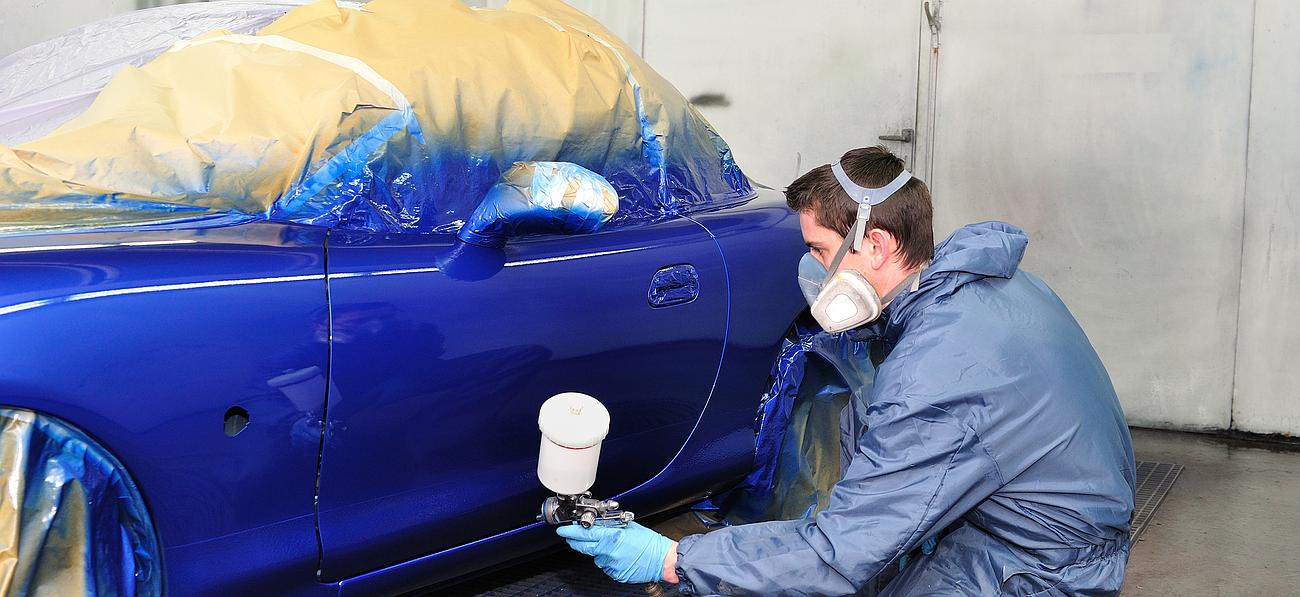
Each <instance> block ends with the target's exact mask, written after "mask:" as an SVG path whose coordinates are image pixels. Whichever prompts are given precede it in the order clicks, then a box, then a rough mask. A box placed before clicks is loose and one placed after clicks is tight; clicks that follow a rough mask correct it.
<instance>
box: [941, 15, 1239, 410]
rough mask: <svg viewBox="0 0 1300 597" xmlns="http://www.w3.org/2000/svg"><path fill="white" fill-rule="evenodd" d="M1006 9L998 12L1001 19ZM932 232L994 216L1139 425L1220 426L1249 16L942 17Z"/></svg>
mask: <svg viewBox="0 0 1300 597" xmlns="http://www.w3.org/2000/svg"><path fill="white" fill-rule="evenodd" d="M990 5H995V6H996V7H997V8H996V10H990ZM943 17H944V20H943V32H942V37H941V39H942V40H943V45H942V48H941V52H942V54H941V59H940V60H941V63H940V64H941V66H940V74H939V78H938V81H939V83H938V111H937V120H936V125H935V146H934V178H933V180H932V181H931V185H932V188H933V190H934V196H935V201H936V211H937V214H938V217H937V218H936V220H937V221H936V234H937V235H938V236H943V235H944V234H946V233H947V232H948V231H950V230H952V229H953V228H955V227H956V226H958V225H960V224H963V223H966V222H971V221H980V220H986V219H1000V220H1006V221H1008V222H1012V223H1014V224H1017V225H1019V226H1021V227H1023V228H1024V229H1025V230H1026V231H1027V232H1028V233H1029V235H1030V245H1029V252H1028V254H1027V257H1026V260H1025V263H1024V268H1025V269H1027V270H1030V271H1033V272H1035V273H1037V274H1039V275H1040V276H1042V277H1043V278H1044V279H1045V280H1046V281H1047V282H1048V283H1049V284H1051V286H1052V287H1053V288H1054V289H1055V290H1056V291H1057V292H1058V293H1059V294H1060V295H1061V297H1062V298H1063V299H1064V300H1065V302H1066V303H1067V304H1068V305H1069V306H1070V308H1071V310H1072V311H1073V312H1074V314H1075V316H1076V317H1077V318H1078V319H1079V321H1080V323H1081V324H1082V325H1083V327H1084V329H1085V330H1086V331H1087V332H1088V335H1089V338H1090V339H1091V340H1092V342H1093V345H1094V346H1095V347H1096V348H1097V351H1098V352H1099V353H1100V354H1101V357H1102V360H1103V361H1105V363H1106V366H1107V369H1108V370H1109V371H1110V374H1111V378H1112V381H1114V383H1115V388H1116V390H1117V392H1118V393H1119V396H1120V398H1121V400H1122V402H1123V404H1124V409H1125V413H1126V414H1127V415H1128V417H1129V420H1130V421H1131V422H1133V423H1135V424H1138V425H1157V426H1174V427H1191V428H1226V427H1228V425H1229V422H1230V420H1231V419H1230V417H1231V410H1232V406H1231V405H1232V385H1233V374H1234V361H1235V353H1234V350H1233V347H1234V345H1235V343H1236V335H1237V303H1238V285H1239V282H1240V275H1241V269H1240V261H1241V246H1242V244H1241V243H1242V236H1241V215H1242V208H1243V200H1244V190H1245V181H1246V138H1247V136H1246V132H1247V123H1248V115H1249V110H1250V73H1251V61H1250V56H1251V35H1252V31H1253V21H1252V7H1251V4H1250V3H1246V2H1239V1H1236V0H1204V1H1202V2H1198V3H1197V4H1196V9H1195V10H1192V9H1190V8H1189V5H1188V4H1187V3H1185V2H1182V1H1180V0H1160V1H1150V2H1140V3H1132V2H1126V1H1124V0H1108V1H1085V0H1068V1H1065V0H1063V1H1059V2H1041V1H1038V0H999V1H998V2H983V3H981V2H946V3H945V4H944V15H943Z"/></svg>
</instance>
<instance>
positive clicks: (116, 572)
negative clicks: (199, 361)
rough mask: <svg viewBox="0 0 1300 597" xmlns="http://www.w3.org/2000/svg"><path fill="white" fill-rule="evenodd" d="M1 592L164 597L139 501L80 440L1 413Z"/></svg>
mask: <svg viewBox="0 0 1300 597" xmlns="http://www.w3.org/2000/svg"><path fill="white" fill-rule="evenodd" d="M0 482H3V483H4V491H3V492H0V594H3V595H5V596H19V595H35V594H43V595H120V596H129V595H139V596H154V595H160V594H162V571H161V569H160V567H159V559H158V555H159V550H158V543H157V539H156V538H155V536H154V532H153V525H152V523H151V522H150V520H149V515H148V512H147V511H146V510H145V505H144V500H143V499H141V497H140V493H139V492H138V491H137V490H136V488H135V485H134V484H133V483H132V482H131V479H130V478H129V477H128V476H127V474H126V472H125V471H124V470H123V468H122V466H121V465H120V464H119V463H118V462H117V460H116V459H114V458H113V457H112V455H110V454H109V453H108V452H106V451H104V449H103V448H101V447H99V446H98V445H97V444H95V442H94V441H93V440H91V439H90V438H88V437H86V436H85V435H84V434H82V433H80V432H78V431H76V430H74V429H70V428H68V427H66V426H64V425H63V424H62V423H60V422H58V421H55V420H53V419H50V418H47V417H44V416H41V415H37V414H34V413H32V412H30V411H25V410H15V409H0Z"/></svg>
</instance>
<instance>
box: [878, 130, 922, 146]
mask: <svg viewBox="0 0 1300 597" xmlns="http://www.w3.org/2000/svg"><path fill="white" fill-rule="evenodd" d="M915 136H916V131H915V130H913V129H903V130H902V131H899V134H897V135H881V136H879V137H876V138H877V139H880V140H881V141H901V142H903V143H911V142H912V139H913V138H914V137H915Z"/></svg>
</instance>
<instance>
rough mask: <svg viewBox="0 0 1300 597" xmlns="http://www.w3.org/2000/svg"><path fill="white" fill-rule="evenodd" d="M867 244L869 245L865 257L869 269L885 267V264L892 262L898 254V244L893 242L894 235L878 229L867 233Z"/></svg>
mask: <svg viewBox="0 0 1300 597" xmlns="http://www.w3.org/2000/svg"><path fill="white" fill-rule="evenodd" d="M867 242H868V243H870V245H871V246H870V248H869V249H867V255H866V257H867V262H868V263H870V264H871V269H880V268H882V267H885V264H887V263H889V262H890V261H891V260H893V258H894V256H895V255H896V254H897V253H898V243H897V242H895V241H894V235H892V234H890V233H888V232H885V231H884V230H881V229H879V228H872V229H870V230H868V231H867Z"/></svg>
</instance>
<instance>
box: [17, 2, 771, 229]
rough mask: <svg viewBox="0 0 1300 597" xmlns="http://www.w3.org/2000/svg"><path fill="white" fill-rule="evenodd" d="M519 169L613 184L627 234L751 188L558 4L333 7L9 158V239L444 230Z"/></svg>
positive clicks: (113, 89) (190, 68)
mask: <svg viewBox="0 0 1300 597" xmlns="http://www.w3.org/2000/svg"><path fill="white" fill-rule="evenodd" d="M519 161H555V162H572V163H575V164H578V165H581V166H583V167H585V168H587V169H590V170H592V171H594V172H596V173H598V174H600V175H602V176H603V177H604V178H605V179H606V180H608V181H609V182H610V183H611V184H612V185H613V187H614V188H615V189H616V190H617V192H618V194H619V196H620V208H619V210H618V214H617V216H616V217H615V218H614V222H615V223H623V222H631V221H645V220H652V219H657V218H662V217H665V216H667V215H671V214H677V213H682V212H685V211H690V210H694V209H699V208H704V207H710V206H714V205H718V204H725V203H728V202H733V201H738V200H742V199H744V198H746V197H748V196H749V195H750V188H749V184H748V182H747V180H746V179H745V177H744V175H743V174H742V173H741V172H740V170H739V168H737V167H736V165H735V163H734V162H733V161H732V158H731V153H730V150H729V149H728V148H727V146H726V144H725V143H724V142H723V141H722V140H721V138H719V137H718V135H717V134H716V133H715V132H714V131H713V130H712V128H711V127H710V126H709V125H708V123H707V122H705V121H704V119H703V118H702V117H701V116H700V115H699V114H698V113H697V112H696V111H695V110H694V109H693V108H692V107H691V106H690V104H689V103H688V102H687V101H686V100H685V98H683V97H682V96H681V94H680V93H679V92H677V90H676V89H674V88H673V87H672V86H671V85H670V84H668V83H667V82H666V81H664V80H663V79H662V78H661V77H659V75H657V74H656V73H654V71H652V70H651V69H650V68H649V67H648V66H647V65H646V64H645V63H644V62H643V61H641V60H640V59H639V58H638V57H637V56H636V55H635V54H634V53H633V52H631V51H630V50H628V49H627V48H626V47H625V46H624V45H623V44H622V43H621V42H619V41H618V40H617V39H616V38H614V37H613V35H611V34H610V33H609V32H608V31H607V30H605V29H604V28H603V27H601V26H600V25H599V24H597V23H596V22H595V21H593V20H592V19H590V18H588V17H586V16H585V15H582V14H581V13H579V12H577V11H575V10H573V9H571V8H569V7H568V6H567V5H565V4H563V3H562V2H559V1H558V0H549V1H544V0H516V1H514V2H511V3H509V4H508V5H507V6H506V7H505V8H503V9H500V10H488V9H481V10H476V9H470V8H468V7H466V6H465V5H464V4H463V3H461V2H460V1H459V0H374V1H373V2H370V3H368V4H366V5H365V6H364V7H363V8H361V9H359V10H351V9H345V8H340V7H339V6H336V5H335V4H334V3H332V2H328V1H322V2H317V3H315V4H311V5H307V6H304V7H301V8H298V9H295V10H293V11H291V12H289V13H288V14H286V15H285V16H284V17H282V18H280V19H279V20H277V21H275V22H274V23H272V24H271V25H269V26H267V27H265V28H263V29H262V30H261V31H260V32H259V33H258V34H257V35H232V34H227V33H223V32H213V33H211V34H208V35H204V36H200V37H199V38H197V39H194V40H191V41H187V42H183V43H180V44H178V45H176V46H174V47H172V48H171V49H170V50H169V51H167V52H166V53H164V54H163V55H161V56H159V57H158V58H156V59H155V60H153V61H151V62H149V63H148V64H146V65H144V66H143V67H140V68H133V67H127V68H123V69H122V70H121V71H119V72H118V73H117V74H116V75H115V76H114V77H113V79H112V80H111V81H110V82H109V84H108V85H107V86H106V87H105V88H104V90H103V91H102V92H101V93H100V94H99V96H98V97H97V98H96V99H95V101H94V103H93V104H92V105H91V106H90V108H89V109H87V110H86V111H85V112H84V113H83V114H81V115H80V116H78V117H77V118H74V119H73V120H71V121H69V122H67V123H66V124H64V125H62V126H60V127H59V128H57V129H55V130H54V131H53V132H51V133H50V134H49V135H46V136H44V137H42V138H40V139H36V140H33V141H30V142H27V143H23V144H20V145H18V146H15V147H12V148H5V147H0V232H5V231H9V232H14V231H33V230H40V229H49V228H57V229H66V228H77V227H88V226H105V225H124V224H140V223H146V222H156V221H174V220H184V219H193V218H213V217H219V218H221V219H222V220H223V221H226V220H234V221H237V220H240V219H254V218H265V219H274V220H280V221H291V222H300V223H310V224H318V225H322V226H329V227H343V228H349V229H356V230H369V231H381V232H427V231H433V230H442V231H449V230H455V229H458V228H459V227H460V225H461V224H462V221H463V219H464V218H466V217H467V216H468V215H469V214H470V213H471V212H472V211H473V209H474V207H475V206H476V205H477V204H478V203H479V200H480V199H481V198H482V197H483V196H484V194H485V193H486V192H487V190H488V189H489V188H490V187H491V186H492V185H493V184H494V183H495V182H496V181H497V180H498V178H499V177H500V176H501V174H502V172H503V171H504V170H505V169H508V168H509V167H510V166H511V165H513V164H514V163H515V162H519Z"/></svg>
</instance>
